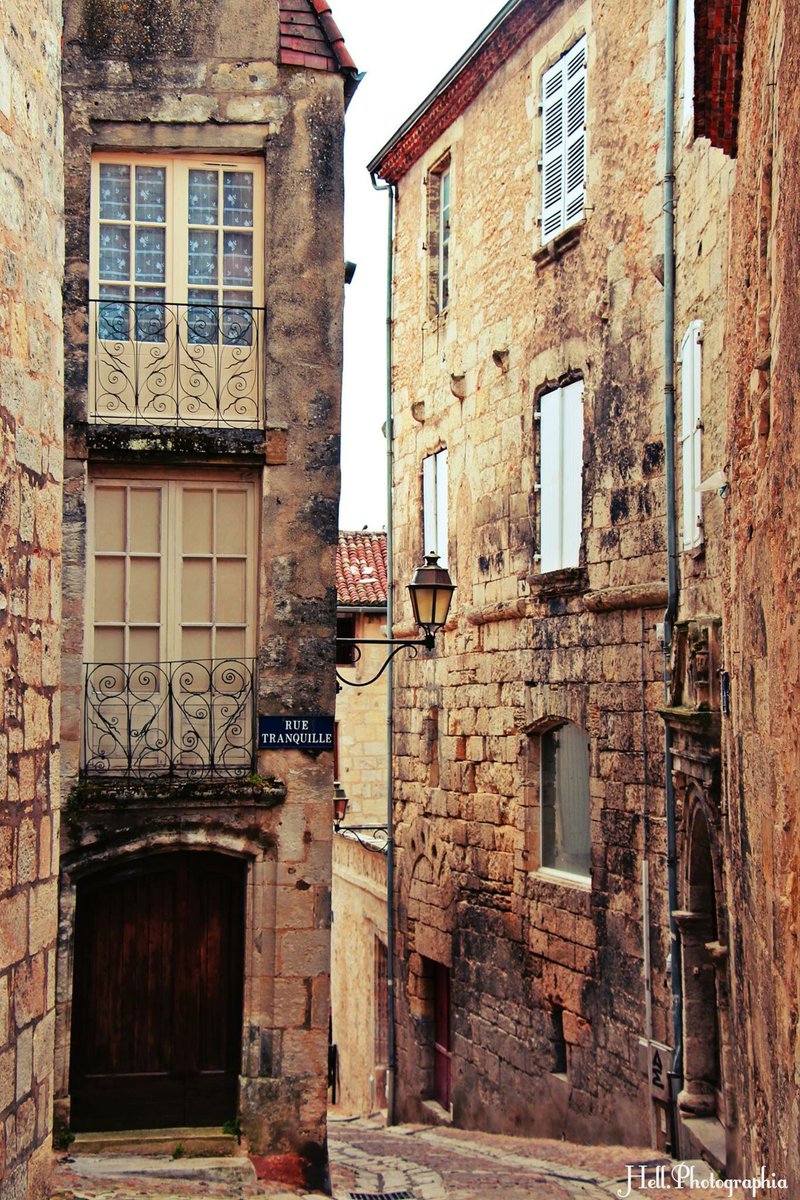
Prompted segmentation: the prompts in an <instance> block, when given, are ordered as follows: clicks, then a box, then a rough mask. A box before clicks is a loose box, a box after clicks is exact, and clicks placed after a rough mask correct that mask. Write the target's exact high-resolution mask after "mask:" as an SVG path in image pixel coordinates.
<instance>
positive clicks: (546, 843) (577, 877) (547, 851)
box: [539, 721, 592, 886]
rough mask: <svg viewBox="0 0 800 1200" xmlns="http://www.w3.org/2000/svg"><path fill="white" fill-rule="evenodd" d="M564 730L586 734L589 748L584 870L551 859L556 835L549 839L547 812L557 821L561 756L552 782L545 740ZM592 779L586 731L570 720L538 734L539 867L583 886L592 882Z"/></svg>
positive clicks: (587, 739) (550, 873)
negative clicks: (548, 769) (586, 842)
mask: <svg viewBox="0 0 800 1200" xmlns="http://www.w3.org/2000/svg"><path fill="white" fill-rule="evenodd" d="M564 729H574V730H577V731H578V732H579V733H580V734H581V735H582V736H583V738H584V741H585V747H586V756H587V762H586V791H585V794H584V797H583V800H584V801H585V815H586V828H587V841H588V860H587V863H586V869H585V870H584V869H583V868H582V867H580V866H573V865H570V866H568V867H564V866H559V865H558V864H557V863H555V862H553V861H548V859H554V858H555V849H556V838H555V835H554V836H553V838H552V839H551V838H550V836H549V831H548V830H547V829H546V822H547V819H548V816H547V814H548V813H549V812H550V811H552V815H553V820H554V821H557V820H558V770H559V767H558V758H557V757H556V760H555V772H556V773H555V775H554V778H553V780H552V781H550V780H548V779H547V778H546V763H545V759H546V757H547V756H546V754H545V743H546V739H548V738H553V737H557V736H558V734H559V733H560V732H561V731H562V730H564ZM589 779H590V767H589V738H588V735H587V734H586V732H585V731H584V730H583V729H581V728H580V726H579V725H575V724H574V723H573V722H571V721H562V722H560V723H559V724H557V725H553V726H552V727H551V728H550V729H547V730H543V731H542V732H541V733H540V735H539V822H540V829H539V845H540V866H539V872H540V873H544V874H549V875H552V876H555V877H558V878H559V879H561V880H564V881H567V882H570V881H571V882H574V883H578V884H582V885H583V886H586V884H587V883H590V882H591V840H592V839H591V796H590V786H589ZM551 787H552V791H553V796H552V803H551V802H550V801H549V800H548V802H547V803H545V795H546V793H547V792H548V790H549V789H550V788H551Z"/></svg>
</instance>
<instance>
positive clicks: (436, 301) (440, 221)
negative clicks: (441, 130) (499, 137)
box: [426, 150, 453, 316]
mask: <svg viewBox="0 0 800 1200" xmlns="http://www.w3.org/2000/svg"><path fill="white" fill-rule="evenodd" d="M426 188H427V195H428V231H427V242H426V246H427V250H428V294H429V308H430V311H431V314H432V315H433V316H444V315H445V314H446V312H447V309H448V307H449V305H450V301H451V287H450V283H451V276H452V272H451V266H452V233H451V227H452V223H451V214H452V207H453V204H452V200H453V169H452V159H451V155H450V151H449V150H448V151H447V153H446V154H444V155H443V156H442V157H441V158H440V159H439V160H438V162H437V163H435V164H434V166H433V167H431V169H430V171H429V172H428V175H427V178H426Z"/></svg>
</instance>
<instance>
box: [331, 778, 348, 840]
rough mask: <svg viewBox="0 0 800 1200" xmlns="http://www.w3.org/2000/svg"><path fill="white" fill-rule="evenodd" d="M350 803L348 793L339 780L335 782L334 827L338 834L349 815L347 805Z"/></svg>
mask: <svg viewBox="0 0 800 1200" xmlns="http://www.w3.org/2000/svg"><path fill="white" fill-rule="evenodd" d="M349 803H350V801H349V799H348V796H347V792H346V791H345V790H344V788H343V787H342V785H341V784H340V783H339V780H338V779H334V781H333V827H334V829H335V830H336V832H337V833H338V832H339V826H340V825H341V823H342V821H343V820H344V818H345V814H346V813H347V805H348V804H349Z"/></svg>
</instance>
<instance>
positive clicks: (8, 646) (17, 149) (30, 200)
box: [0, 0, 63, 1200]
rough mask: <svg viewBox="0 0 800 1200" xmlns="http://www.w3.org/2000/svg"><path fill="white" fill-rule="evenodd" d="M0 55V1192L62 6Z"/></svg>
mask: <svg viewBox="0 0 800 1200" xmlns="http://www.w3.org/2000/svg"><path fill="white" fill-rule="evenodd" d="M3 18H4V19H3V26H4V33H3V45H2V48H0V699H1V702H2V719H0V1196H1V1197H2V1198H3V1200H12V1198H13V1200H23V1198H25V1197H31V1198H34V1197H39V1196H42V1195H43V1194H44V1191H45V1187H46V1184H47V1178H48V1174H49V1168H50V1146H51V1128H52V1117H51V1113H52V1095H53V1027H54V996H55V941H56V924H57V898H56V889H57V872H58V795H59V754H58V740H59V706H58V698H57V687H58V682H59V626H60V620H61V606H60V596H61V557H60V556H61V516H60V513H61V480H62V474H63V472H62V444H61V443H62V436H61V422H62V407H63V371H62V334H61V324H62V322H61V279H62V262H63V218H62V200H61V197H62V192H63V178H62V176H63V171H62V153H63V151H62V132H61V130H62V123H61V96H60V49H59V38H60V31H61V9H60V5H59V4H57V3H55V0H46V2H38V3H34V0H9V3H8V4H7V5H6V6H4V14H3Z"/></svg>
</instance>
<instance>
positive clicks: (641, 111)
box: [370, 0, 737, 1165]
mask: <svg viewBox="0 0 800 1200" xmlns="http://www.w3.org/2000/svg"><path fill="white" fill-rule="evenodd" d="M697 9H698V11H697V13H696V14H695V12H694V8H693V7H691V6H688V7H687V5H686V4H685V3H683V4H681V5H671V6H666V7H665V6H662V5H657V4H652V5H641V4H633V3H622V4H617V5H614V6H608V5H605V4H602V3H595V4H591V3H588V2H583V3H578V2H576V0H553V2H551V3H547V4H541V3H540V4H534V3H530V2H526V0H511V2H509V3H507V4H506V5H505V6H504V7H503V8H502V9H501V10H500V12H499V13H498V15H497V17H496V18H495V20H494V21H493V22H492V23H491V24H490V25H489V26H488V27H487V29H486V30H485V31H484V33H483V34H482V35H481V37H480V38H478V40H477V41H476V42H475V43H474V44H473V46H471V47H470V48H469V49H468V50H467V52H466V53H465V54H464V55H463V56H462V58H461V59H460V60H459V61H458V62H457V63H456V64H455V65H454V67H453V68H452V69H451V71H450V72H448V74H447V75H446V76H445V78H444V79H443V80H442V81H441V82H440V84H439V85H438V86H437V88H436V89H434V91H433V92H432V93H431V95H430V96H428V98H427V99H426V100H425V101H424V102H423V103H422V105H420V107H419V108H418V109H417V110H416V111H415V112H414V113H413V114H412V115H411V116H410V117H409V119H408V120H407V121H406V122H405V123H404V125H403V126H401V128H400V129H399V130H398V131H397V133H396V134H395V135H394V136H393V138H392V139H390V141H389V142H388V143H387V145H386V146H384V147H383V149H382V150H381V151H380V153H379V154H378V155H377V156H376V158H375V159H374V161H373V162H372V163H371V164H370V170H371V171H373V172H375V173H377V174H378V175H379V176H380V177H381V178H383V179H384V180H387V181H389V182H390V183H392V184H393V185H394V188H395V195H396V231H395V252H394V267H393V270H394V294H393V317H394V324H393V329H394V344H393V354H394V362H395V368H394V376H393V383H392V387H393V402H394V436H395V462H396V468H395V529H396V533H395V546H396V560H395V564H394V566H395V576H396V578H404V577H406V576H408V575H409V574H410V570H411V567H412V564H413V562H414V561H415V560H417V559H418V558H419V556H420V553H421V552H422V551H423V550H424V551H426V552H427V551H429V550H434V551H436V552H437V553H438V554H439V555H440V557H441V558H442V559H445V560H446V561H447V563H448V565H449V569H450V571H451V574H452V576H453V579H454V582H455V583H456V585H457V592H456V602H455V605H454V610H453V614H452V616H451V618H450V621H449V623H448V627H447V629H446V631H445V635H444V638H443V640H442V641H441V643H440V645H439V646H438V648H437V650H436V652H435V654H433V655H431V656H430V659H429V660H428V661H415V662H409V663H402V664H401V663H398V666H397V669H396V693H395V695H396V709H395V729H396V731H397V735H396V742H395V762H394V772H395V779H396V784H395V793H394V795H395V836H396V841H397V856H398V868H397V870H398V885H397V891H396V894H395V903H396V925H397V941H398V963H397V969H398V971H399V973H400V978H399V980H398V994H397V1007H398V1052H399V1068H398V1069H399V1079H398V1106H399V1113H400V1115H401V1116H407V1117H410V1118H412V1119H418V1118H427V1119H431V1120H439V1121H447V1120H453V1121H455V1122H456V1123H458V1124H462V1125H480V1126H482V1127H484V1128H490V1129H498V1130H503V1131H514V1130H522V1129H525V1130H534V1131H536V1132H537V1133H540V1134H545V1135H550V1136H567V1137H571V1138H577V1139H585V1140H590V1139H591V1140H609V1139H610V1140H615V1139H616V1140H620V1141H640V1142H641V1141H642V1140H645V1139H647V1140H650V1141H652V1142H656V1143H659V1144H662V1143H669V1144H670V1145H671V1146H672V1147H673V1149H675V1150H676V1151H677V1150H678V1149H679V1148H685V1149H687V1150H692V1151H694V1152H696V1153H703V1154H706V1155H707V1156H708V1157H710V1158H711V1159H712V1160H713V1161H715V1162H717V1163H720V1164H721V1165H725V1162H726V1160H727V1162H728V1163H729V1164H730V1163H733V1162H735V1160H736V1154H737V1150H736V1145H737V1133H736V1129H737V1115H736V1102H735V1098H734V1096H733V1085H734V1082H735V1070H734V1067H733V1060H732V1058H731V1054H732V1041H731V1038H732V1032H731V1026H730V1022H729V1020H728V1012H729V1008H728V996H729V982H728V981H729V967H728V964H727V958H726V944H727V943H726V939H727V931H726V929H725V914H724V910H725V905H724V896H725V883H724V880H723V877H722V875H721V873H720V871H721V847H722V834H721V826H720V824H719V817H720V814H721V813H722V811H723V808H724V804H723V803H722V793H721V786H722V773H721V753H720V749H721V747H720V727H721V726H720V722H721V715H720V709H721V700H720V680H721V678H724V677H722V676H720V674H719V673H718V670H721V668H722V660H721V657H720V656H721V635H720V623H721V617H722V611H723V580H724V569H725V557H724V555H725V547H724V544H723V536H724V528H725V525H724V522H725V498H726V494H727V493H726V487H725V475H724V467H725V459H726V448H725V447H726V410H725V358H724V343H723V337H724V330H725V311H726V310H725V306H726V290H725V285H726V276H725V266H726V262H727V257H726V256H727V205H728V198H729V195H730V191H731V188H732V186H733V180H734V170H735V169H734V166H733V165H732V163H731V161H730V158H729V157H726V155H725V154H724V153H723V151H722V150H721V149H715V148H714V147H713V146H710V145H709V142H708V140H707V136H706V135H707V134H708V132H709V129H708V124H707V122H708V120H709V119H710V118H709V115H708V113H707V111H706V108H705V107H704V97H705V90H703V92H702V96H701V99H702V100H703V103H701V104H700V105H699V106H698V110H697V112H695V109H694V105H693V97H694V93H695V88H694V81H693V74H694V71H695V70H696V69H697V66H698V62H699V54H700V51H699V50H698V49H697V48H698V47H702V46H703V45H705V44H706V43H705V41H704V33H703V31H704V30H706V29H708V30H711V29H713V27H714V26H713V21H712V20H711V17H710V16H709V15H708V14H707V13H706V12H705V6H703V5H698V6H697ZM701 10H702V11H701ZM671 14H674V17H675V26H674V29H673V30H670V31H669V36H668V29H667V19H668V17H669V16H670V15H671ZM695 18H696V19H695ZM695 25H696V26H697V30H698V31H699V32H698V33H697V35H696V33H695ZM709 36H710V35H709ZM621 47H623V48H624V49H623V51H622V53H621V52H620V48H621ZM668 49H670V50H674V54H675V58H674V67H675V69H676V71H677V78H678V82H677V87H676V88H675V91H674V107H673V108H672V109H671V113H672V123H673V129H670V128H669V126H667V125H666V123H665V118H666V112H665V100H664V97H665V71H666V68H665V61H666V59H665V56H666V53H667V50H668ZM696 60H697V61H696ZM723 74H724V72H723ZM673 130H674V140H671V141H670V145H671V147H672V155H671V157H672V160H674V161H668V159H669V156H668V155H667V153H666V146H667V137H668V136H670V135H671V133H672V132H673ZM665 176H666V183H667V185H668V186H669V187H670V188H673V192H671V193H670V198H669V199H665V190H664V187H665ZM665 211H667V212H669V213H673V212H674V216H675V234H674V237H673V241H672V243H671V244H670V245H671V248H670V250H669V251H667V249H666V244H665V233H666V234H669V233H670V227H669V224H668V223H667V222H666V221H665V216H664V214H665ZM673 263H674V273H673V271H672V270H671V269H670V268H671V267H672V264H673ZM665 344H669V345H670V346H671V347H672V350H671V353H670V355H669V356H667V355H666V354H665ZM673 356H674V357H675V358H676V369H675V371H674V372H673V371H672V370H671V369H670V360H671V358H672V357H673ZM673 417H674V418H675V419H676V420H677V428H676V433H675V438H674V442H673V441H672V440H671V439H670V440H668V439H669V437H670V424H669V422H670V421H671V420H672V419H673ZM673 461H674V465H675V469H673ZM668 481H669V482H668ZM673 481H674V488H673ZM668 510H670V511H672V512H674V515H675V522H676V527H675V528H674V532H675V545H674V552H673V551H672V550H671V549H670V553H669V555H668V548H670V547H671V542H670V538H671V536H672V535H671V534H670V535H669V536H666V537H665V527H666V525H667V523H668V522H667V512H668ZM396 605H397V607H396V612H397V613H398V620H397V621H396V623H395V629H394V634H395V636H398V635H399V636H403V635H404V633H406V632H408V631H409V630H408V623H409V619H410V611H409V608H408V605H407V602H405V601H404V598H403V597H402V596H400V595H399V594H398V596H397V597H396ZM665 613H666V615H665ZM664 680H667V681H668V687H667V689H666V693H665V683H664ZM665 728H666V729H667V730H668V734H667V738H666V739H665V734H664V731H665ZM667 764H668V770H669V782H670V787H669V789H667V790H666V793H665V778H666V776H665V770H666V769H667ZM667 814H670V815H669V817H668V815H667ZM671 830H674V834H673V832H672V831H671ZM673 836H674V841H675V846H674V853H672V852H671V851H670V845H671V840H672V838H673ZM668 859H669V860H670V861H669V862H668ZM672 866H674V873H673V872H671V870H670V868H671V867H672ZM672 911H674V912H675V914H676V917H675V924H674V925H673V933H674V936H675V939H676V940H675V943H674V947H675V949H674V953H673V954H672V955H670V924H671V921H670V913H671V912H672ZM680 948H682V949H683V977H681V974H680V970H679V966H680ZM671 968H673V969H672V971H671ZM684 981H685V983H686V985H687V986H685V987H682V986H681V984H682V982H684ZM698 981H699V982H698ZM671 982H672V985H673V988H672V991H674V995H673V994H671V988H670V983H671ZM681 1025H682V1026H683V1029H684V1031H685V1033H686V1037H685V1040H684V1042H683V1043H682V1049H683V1051H684V1053H683V1058H682V1059H681V1058H680V1056H679V1058H678V1060H677V1061H676V1062H675V1064H674V1066H675V1071H674V1074H673V1077H672V1078H670V1074H671V1068H672V1067H673V1050H674V1049H675V1048H676V1047H678V1048H680V1047H681V1043H680V1041H679V1040H676V1034H677V1038H678V1039H679V1038H680V1028H681ZM682 1064H684V1065H685V1073H684V1076H683V1077H682V1076H681V1066H682Z"/></svg>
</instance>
